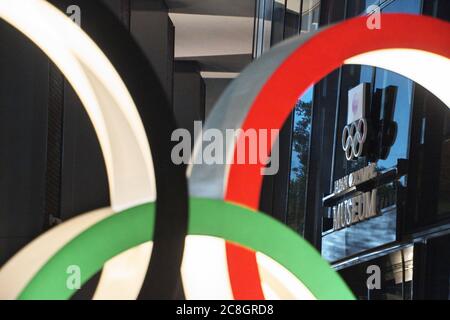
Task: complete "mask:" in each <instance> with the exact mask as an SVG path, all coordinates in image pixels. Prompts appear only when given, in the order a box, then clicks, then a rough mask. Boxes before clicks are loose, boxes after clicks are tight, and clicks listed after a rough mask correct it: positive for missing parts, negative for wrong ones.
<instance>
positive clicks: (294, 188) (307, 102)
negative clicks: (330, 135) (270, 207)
mask: <svg viewBox="0 0 450 320" xmlns="http://www.w3.org/2000/svg"><path fill="white" fill-rule="evenodd" d="M312 102H313V89H312V88H311V89H309V90H308V91H307V92H306V93H305V94H304V95H303V96H302V97H301V98H300V99H299V100H298V102H297V105H296V106H295V111H294V124H293V137H292V154H291V172H290V178H289V195H288V211H287V219H286V220H287V221H286V222H287V224H288V225H289V226H290V227H291V228H292V229H294V230H296V231H297V232H299V233H301V234H303V229H304V219H305V205H306V183H307V173H308V159H309V147H310V137H311V116H312V114H311V111H312Z"/></svg>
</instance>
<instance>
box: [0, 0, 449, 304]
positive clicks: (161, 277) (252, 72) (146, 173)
mask: <svg viewBox="0 0 450 320" xmlns="http://www.w3.org/2000/svg"><path fill="white" fill-rule="evenodd" d="M59 2H62V3H63V4H71V5H78V6H79V7H80V8H82V10H83V17H84V18H83V28H84V29H85V31H86V32H87V33H88V34H89V36H88V35H87V34H86V33H85V32H84V31H83V30H81V29H80V28H79V27H78V26H76V25H75V24H74V23H72V22H71V21H70V19H68V18H67V17H66V16H65V15H64V14H63V13H61V12H60V11H58V10H57V9H56V8H55V7H53V6H52V5H51V4H49V3H48V2H46V1H43V0H23V1H17V0H0V17H1V18H2V19H3V20H5V21H6V22H8V23H9V24H10V25H12V26H13V27H15V28H16V29H17V30H19V31H20V32H22V33H23V34H24V35H25V36H27V37H28V38H29V39H30V40H31V41H33V42H34V43H35V44H36V45H37V46H38V47H39V48H41V49H42V50H43V51H44V52H45V53H46V54H47V56H48V57H49V58H50V59H51V60H52V61H53V62H54V63H55V64H56V65H57V66H58V68H59V69H60V70H61V72H63V74H64V75H65V77H66V78H67V80H68V81H69V82H70V83H71V85H72V87H73V88H74V90H75V91H76V93H77V94H78V96H79V97H80V100H81V101H82V103H83V106H84V107H85V108H86V110H87V112H88V115H89V117H90V119H91V121H92V123H93V125H94V128H95V131H96V133H97V136H98V139H99V141H100V146H101V149H102V152H103V155H104V160H105V164H106V169H107V173H108V180H109V188H110V198H111V206H110V207H107V208H102V209H98V210H95V211H93V212H89V213H86V214H83V215H80V216H78V217H76V218H74V219H72V220H69V221H67V222H64V223H63V224H61V225H59V226H57V227H55V228H52V229H51V230H49V231H48V232H46V233H44V234H43V235H41V236H40V237H38V238H37V239H35V240H34V241H32V242H31V243H30V244H28V245H27V246H26V247H25V248H23V249H22V250H21V251H19V253H17V254H16V255H15V256H14V257H13V258H12V259H11V260H10V261H8V262H7V263H6V265H4V266H3V267H2V269H1V270H0V288H1V290H0V298H4V299H5V298H6V299H17V298H21V299H67V298H70V297H71V296H72V295H73V293H74V292H73V291H71V290H70V289H68V288H67V286H66V285H65V284H66V279H65V277H66V276H67V275H66V274H65V270H66V268H67V266H69V265H78V266H80V270H82V273H81V277H82V279H81V282H82V283H85V282H86V281H88V280H89V279H90V278H91V277H92V276H93V275H94V274H96V273H97V272H99V271H101V277H100V281H99V283H98V286H97V289H96V292H95V294H94V299H135V298H145V297H146V296H143V295H142V294H141V292H142V289H143V288H145V290H144V291H146V292H150V293H151V296H152V297H159V298H170V297H171V294H172V295H173V291H174V290H175V289H176V288H175V282H176V279H177V274H178V273H179V274H181V278H182V282H183V289H184V293H185V296H186V298H188V299H202V298H203V299H205V298H207V299H208V298H209V299H213V298H218V299H233V298H234V299H264V298H266V299H272V298H274V299H275V298H282V299H283V298H285V299H352V298H353V295H352V294H351V292H350V291H349V289H348V288H347V286H346V285H345V283H344V282H343V281H342V280H341V278H340V277H339V276H338V275H337V273H336V272H335V271H333V270H332V269H331V268H330V267H329V265H328V264H327V263H326V262H325V261H324V260H323V259H322V258H321V257H320V255H319V254H318V253H317V252H316V251H315V250H314V249H313V248H312V247H311V246H310V245H309V244H307V243H306V242H305V241H304V240H303V239H302V238H301V237H299V236H298V235H297V234H296V233H294V232H293V231H292V230H290V229H288V228H287V227H286V226H284V225H282V224H280V223H278V222H276V221H275V220H273V219H272V218H270V217H268V216H266V215H264V214H262V213H258V204H259V196H260V188H261V183H262V176H261V174H260V173H261V168H262V167H263V166H264V161H262V162H261V163H258V164H245V165H237V164H233V165H228V164H217V165H206V164H200V165H194V166H192V167H190V168H188V171H187V172H188V177H189V190H190V194H189V198H188V197H187V189H186V181H185V172H184V168H183V167H181V166H175V165H173V164H168V163H169V162H170V161H168V159H170V146H171V145H170V133H171V130H173V128H174V124H173V119H172V118H171V115H170V113H169V111H168V108H167V112H166V111H164V110H162V109H164V108H161V106H163V107H164V104H166V103H167V101H165V98H164V95H163V93H162V92H163V91H162V89H161V85H160V84H159V82H158V81H157V77H156V76H155V74H154V72H153V70H152V69H151V68H150V66H149V64H148V62H147V61H146V60H145V56H144V55H143V54H142V53H141V51H140V49H139V48H138V47H137V45H136V44H135V43H134V41H133V40H132V39H131V37H130V36H129V35H128V34H127V33H126V31H125V30H124V29H123V28H122V27H121V25H120V23H119V22H117V21H116V20H115V18H114V17H113V15H112V14H111V13H109V12H108V10H107V9H106V8H104V7H103V6H102V5H101V4H99V3H98V2H97V1H92V0H88V1H83V0H76V1H72V0H71V1H64V0H63V1H59ZM91 12H92V14H93V15H94V16H95V17H96V19H92V20H93V21H102V23H101V24H98V23H97V24H95V23H92V25H85V23H86V21H89V20H90V19H89V16H88V15H89V14H90V13H91ZM383 19H384V21H383V28H382V29H380V30H369V29H367V27H366V21H365V19H364V18H357V19H353V20H349V21H347V22H344V23H342V24H338V25H335V26H332V27H329V28H326V29H324V30H320V31H318V33H317V34H316V35H315V36H313V37H312V38H310V39H309V40H307V41H305V40H304V39H303V38H297V39H295V40H292V41H289V42H286V43H284V44H282V45H280V46H278V47H276V48H274V49H272V50H271V53H270V54H266V55H264V56H263V57H261V58H260V59H258V60H256V61H255V62H254V63H252V64H251V65H250V66H249V67H248V68H247V69H246V70H244V71H243V72H242V74H241V75H240V76H239V77H238V78H237V79H236V80H235V81H233V83H232V84H231V87H230V88H229V90H227V92H226V94H225V95H224V96H223V97H221V98H220V99H219V101H218V102H217V104H216V106H215V108H214V109H213V114H212V115H211V117H210V118H209V119H208V121H207V123H206V127H210V128H217V129H219V130H226V129H237V128H242V129H244V131H245V130H246V129H248V128H255V129H263V128H265V129H279V128H280V127H281V126H282V124H283V122H284V119H286V118H287V116H288V114H289V112H291V111H292V108H293V106H294V105H295V102H296V100H297V98H298V97H299V96H300V95H301V94H302V93H304V92H305V91H306V90H307V89H308V87H309V86H310V85H311V84H314V83H316V82H317V81H319V80H320V79H322V78H323V77H324V76H326V75H327V74H328V73H330V72H331V71H333V70H334V69H335V68H337V67H339V66H340V65H342V64H344V63H350V64H351V63H355V64H369V65H373V66H377V67H383V68H386V69H389V70H392V71H395V72H398V73H400V74H402V75H405V76H407V77H410V78H412V79H413V80H415V81H416V82H418V83H420V84H421V85H422V86H424V87H425V88H427V89H428V90H429V91H431V92H432V93H434V94H435V95H436V96H438V97H439V98H440V99H441V100H442V101H444V103H446V104H447V105H448V104H449V101H450V95H449V92H448V90H446V85H445V81H439V80H437V79H436V77H437V75H444V74H449V73H448V72H444V71H450V63H449V57H450V44H449V43H448V41H447V39H448V38H449V36H450V26H449V24H448V23H444V22H441V21H438V20H434V19H431V18H426V17H420V16H409V15H385V16H383ZM408 25H415V26H416V27H417V32H415V33H414V34H411V33H410V30H409V29H408V27H407V26H408ZM102 32H113V34H114V35H115V37H116V38H115V40H116V41H119V42H120V45H118V43H115V44H112V43H111V42H110V41H109V40H108V39H104V38H105V37H103V38H102V37H101V36H100V35H101V34H102ZM66 39H71V41H72V42H70V43H69V42H68V41H65V40H66ZM94 41H95V42H94ZM102 50H104V51H105V52H108V58H109V59H108V58H107V57H106V55H105V54H104V53H103V51H102ZM399 57H401V58H402V59H401V61H402V62H404V63H402V62H400V63H399V62H398V58H399ZM411 59H413V60H414V61H415V63H412V64H411V63H409V62H408V61H411ZM124 61H126V62H127V63H124ZM130 61H131V62H130ZM268 62H270V63H268ZM274 62H276V63H274ZM424 65H426V66H427V68H426V69H425V68H423V67H422V66H424ZM141 70H144V71H145V72H141ZM437 70H439V72H436V73H433V72H434V71H437ZM430 73H431V75H430ZM242 88H246V92H247V94H246V95H245V96H242V95H240V94H238V93H237V92H238V89H239V90H240V92H242V90H241V89H242ZM152 89H153V90H152ZM280 90H282V91H280ZM280 93H282V94H280ZM275 106H276V108H275ZM225 111H226V112H225ZM224 114H228V115H230V116H229V117H226V118H224V117H223V116H221V115H224ZM268 114H270V116H267V115H268ZM142 119H143V120H144V121H142ZM144 123H145V125H144ZM227 143H228V142H227ZM230 143H235V142H234V141H231V142H230ZM270 147H271V146H269V148H267V150H268V151H267V152H268V154H267V157H269V153H270ZM194 150H196V153H195V155H194V157H196V156H198V155H199V154H200V153H201V152H202V150H200V149H199V148H198V147H197V148H195V149H194ZM227 150H231V151H230V152H231V154H229V155H227V157H233V155H234V148H233V146H231V148H227ZM194 163H196V162H195V161H194ZM234 163H236V162H234ZM163 281H165V282H167V283H165V284H162V282H163Z"/></svg>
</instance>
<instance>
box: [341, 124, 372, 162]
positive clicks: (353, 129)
mask: <svg viewBox="0 0 450 320" xmlns="http://www.w3.org/2000/svg"><path fill="white" fill-rule="evenodd" d="M366 139H367V120H366V119H364V118H363V119H359V120H357V121H354V122H352V123H351V124H348V125H346V126H345V127H344V130H343V131H342V149H344V151H345V158H346V159H347V160H352V159H356V158H358V157H360V156H361V155H362V153H363V150H364V143H365V142H366Z"/></svg>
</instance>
